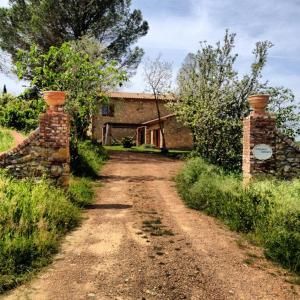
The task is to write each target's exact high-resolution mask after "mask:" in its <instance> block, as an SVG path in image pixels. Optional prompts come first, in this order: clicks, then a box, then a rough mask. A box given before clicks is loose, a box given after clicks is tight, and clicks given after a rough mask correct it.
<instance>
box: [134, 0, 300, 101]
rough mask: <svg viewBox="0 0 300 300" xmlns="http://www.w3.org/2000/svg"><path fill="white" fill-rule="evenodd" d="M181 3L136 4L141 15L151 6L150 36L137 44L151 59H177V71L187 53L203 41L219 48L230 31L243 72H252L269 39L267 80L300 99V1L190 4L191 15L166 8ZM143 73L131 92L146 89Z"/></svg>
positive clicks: (199, 0)
mask: <svg viewBox="0 0 300 300" xmlns="http://www.w3.org/2000/svg"><path fill="white" fill-rule="evenodd" d="M176 2H177V3H179V2H182V1H181V0H164V6H162V5H160V4H159V2H157V1H155V3H153V5H152V2H149V1H148V0H136V1H134V2H133V3H134V5H135V6H136V7H138V8H140V9H141V10H142V11H143V7H144V6H145V3H147V10H146V11H145V14H144V17H145V19H146V20H148V21H149V23H150V32H149V33H148V35H147V36H146V37H144V38H142V39H141V40H140V41H139V43H138V45H139V46H141V47H143V48H144V49H145V51H146V56H151V57H153V56H156V55H158V54H159V53H162V54H163V56H164V59H165V60H168V61H174V69H175V71H177V70H178V68H179V67H180V64H181V63H182V61H183V59H184V57H185V56H186V54H187V53H188V52H193V51H195V50H196V49H198V46H199V43H198V42H199V41H200V40H207V41H208V42H209V43H211V44H214V43H215V42H216V41H218V40H220V39H222V37H223V35H224V31H225V29H226V28H229V29H230V31H232V32H236V33H237V38H236V52H237V53H239V63H238V68H239V70H240V71H241V72H246V71H248V70H249V67H250V65H251V62H252V49H253V48H254V46H255V43H256V42H257V41H261V40H269V41H271V42H272V43H273V44H274V47H273V48H272V49H271V50H270V53H269V63H268V65H267V68H266V69H265V72H264V75H265V78H266V79H268V80H269V81H270V83H272V84H276V85H284V86H287V87H289V88H292V89H293V91H294V92H295V94H296V96H297V97H298V99H299V98H300V85H299V79H300V64H299V63H300V56H298V54H299V52H300V40H298V38H297V37H298V36H299V30H300V19H299V15H300V2H299V1H298V0H290V1H286V2H283V1H281V0H268V1H261V0H252V1H249V0H247V1H246V0H213V1H211V0H189V1H187V3H186V5H189V6H190V10H189V12H190V15H186V13H184V14H182V15H180V14H178V12H176V14H175V13H172V11H171V10H170V11H168V10H167V9H166V3H172V4H173V5H175V4H176ZM184 2H186V1H184ZM151 5H152V7H151ZM151 8H152V10H151ZM160 10H162V11H160ZM157 11H160V13H159V14H158V13H157ZM141 69H142V68H139V69H138V72H137V75H136V76H135V77H134V78H132V80H131V81H132V86H131V88H130V90H134V89H136V90H138V91H141V90H143V89H144V87H143V78H142V72H141Z"/></svg>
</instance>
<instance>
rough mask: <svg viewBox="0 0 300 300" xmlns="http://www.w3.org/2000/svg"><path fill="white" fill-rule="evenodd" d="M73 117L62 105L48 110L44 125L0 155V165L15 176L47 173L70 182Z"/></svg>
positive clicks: (42, 123)
mask: <svg viewBox="0 0 300 300" xmlns="http://www.w3.org/2000/svg"><path fill="white" fill-rule="evenodd" d="M69 126H70V125H69V117H68V115H67V114H65V113H64V112H63V108H62V107H55V110H48V111H47V112H46V113H44V114H43V115H41V117H40V126H39V128H38V129H37V130H35V131H34V132H33V133H31V134H30V135H29V137H28V138H27V139H25V140H24V141H23V142H22V143H21V144H19V145H18V146H17V147H16V148H14V149H12V150H10V151H8V152H5V153H3V154H1V155H0V167H1V168H4V169H6V170H8V171H9V173H10V174H12V175H13V176H14V177H17V178H28V177H35V178H40V177H42V176H47V177H48V178H51V179H53V180H54V181H55V182H56V184H57V185H60V186H67V185H68V182H69V175H70V150H69V136H70V127H69Z"/></svg>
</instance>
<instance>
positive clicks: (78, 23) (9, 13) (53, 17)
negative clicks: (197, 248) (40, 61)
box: [0, 0, 149, 70]
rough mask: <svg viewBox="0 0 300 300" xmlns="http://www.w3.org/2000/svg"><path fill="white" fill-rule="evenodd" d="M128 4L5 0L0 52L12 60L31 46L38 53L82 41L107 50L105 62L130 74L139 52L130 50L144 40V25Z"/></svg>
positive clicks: (0, 21)
mask: <svg viewBox="0 0 300 300" xmlns="http://www.w3.org/2000/svg"><path fill="white" fill-rule="evenodd" d="M130 5H131V0H26V1H25V0H10V7H9V8H0V47H1V48H2V49H3V50H4V51H7V52H8V53H10V54H11V55H12V57H13V61H14V62H15V61H16V60H17V52H18V50H20V49H21V50H24V51H27V52H28V51H30V47H31V45H33V44H36V45H37V48H38V49H39V51H41V52H42V53H47V52H48V50H49V49H50V47H51V46H56V47H59V46H61V45H62V44H63V43H64V42H66V41H71V40H78V39H80V38H81V37H83V36H85V35H87V36H89V37H95V38H96V39H97V40H98V41H99V42H101V44H103V45H104V46H105V48H106V50H107V51H106V58H107V59H112V58H113V59H114V60H116V61H117V62H118V63H119V65H120V66H122V67H126V68H128V69H131V70H134V69H135V68H136V67H137V65H138V64H139V62H140V60H141V58H142V56H143V50H142V49H141V48H138V47H134V48H132V47H131V46H132V45H133V44H134V43H136V41H137V40H138V39H139V38H140V37H142V36H144V35H146V34H147V32H148V28H149V26H148V23H147V22H146V21H143V17H142V13H141V11H140V10H133V11H131V10H130Z"/></svg>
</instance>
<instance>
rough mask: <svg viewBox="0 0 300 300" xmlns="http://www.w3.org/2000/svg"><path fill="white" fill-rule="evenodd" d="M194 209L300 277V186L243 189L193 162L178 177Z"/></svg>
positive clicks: (235, 178)
mask: <svg viewBox="0 0 300 300" xmlns="http://www.w3.org/2000/svg"><path fill="white" fill-rule="evenodd" d="M177 186H178V190H179V192H180V194H181V196H182V197H183V199H184V201H185V202H186V203H187V205H188V206H189V207H191V208H194V209H198V210H203V211H205V212H206V213H208V214H209V215H212V216H216V217H218V218H220V219H222V220H223V221H224V222H225V223H226V224H227V225H228V226H229V227H230V228H231V229H233V230H236V231H239V232H243V233H246V234H247V236H248V237H249V238H251V239H252V240H254V241H255V242H256V243H257V244H259V245H263V246H264V247H265V254H266V256H267V257H268V258H270V259H272V260H274V261H277V262H279V263H281V264H282V265H283V266H284V267H287V268H289V269H290V270H292V271H295V272H297V273H298V274H299V273H300V180H294V181H291V182H285V181H276V180H270V179H268V180H262V181H256V182H253V183H252V184H251V185H250V186H249V187H248V188H247V189H244V188H243V185H242V178H241V177H240V175H238V174H228V173H225V172H224V171H223V170H221V169H220V168H218V167H216V166H213V165H210V164H207V163H206V162H205V161H204V160H202V159H201V158H193V159H190V160H189V161H188V162H187V164H186V166H185V168H184V169H183V170H182V171H181V173H180V174H179V175H178V177H177Z"/></svg>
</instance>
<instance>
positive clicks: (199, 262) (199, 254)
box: [4, 153, 299, 300]
mask: <svg viewBox="0 0 300 300" xmlns="http://www.w3.org/2000/svg"><path fill="white" fill-rule="evenodd" d="M181 166H182V162H180V161H176V160H171V159H167V158H163V157H160V156H158V155H145V154H137V153H114V154H112V156H111V160H110V161H109V163H108V164H107V165H106V166H105V167H104V169H103V172H102V179H101V180H102V182H103V183H104V185H103V186H102V187H101V188H97V194H98V197H97V202H96V203H95V204H94V205H92V206H91V207H90V209H89V210H87V212H86V220H85V221H84V222H83V224H82V226H81V227H80V228H78V229H77V230H76V231H75V232H73V233H71V234H70V235H69V236H68V237H67V238H66V239H65V242H64V243H63V246H62V249H61V252H60V254H59V255H57V256H56V259H55V261H54V263H53V264H52V265H51V266H50V267H49V268H48V269H45V270H44V271H43V272H42V273H41V274H40V275H39V276H38V277H37V278H36V279H34V280H33V281H32V282H31V283H30V284H28V285H26V286H22V287H20V288H18V289H17V290H15V291H13V292H12V293H10V294H7V295H5V296H4V298H5V299H100V300H105V299H147V300H148V299H166V300H167V299H170V300H171V299H172V300H174V299H176V300H177V299H299V286H297V285H292V284H290V283H287V282H286V281H285V280H286V279H287V278H288V274H287V273H286V272H285V271H284V270H282V269H280V268H277V267H275V266H274V265H273V264H271V263H270V262H268V261H266V260H265V259H264V258H263V257H262V254H261V250H260V249H257V248H255V247H253V246H250V245H248V244H247V243H245V242H244V240H242V239H241V238H240V236H239V235H237V234H235V233H233V232H230V231H229V230H227V229H226V228H224V226H222V225H221V224H220V223H219V222H217V221H216V220H215V219H213V218H210V217H208V216H206V215H203V214H201V213H199V212H196V211H192V210H190V209H187V208H186V207H185V206H184V205H183V203H182V201H181V200H180V199H179V197H178V195H177V193H176V189H175V186H174V182H173V181H172V177H173V176H174V175H175V174H176V173H177V171H178V170H179V168H180V167H181Z"/></svg>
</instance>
